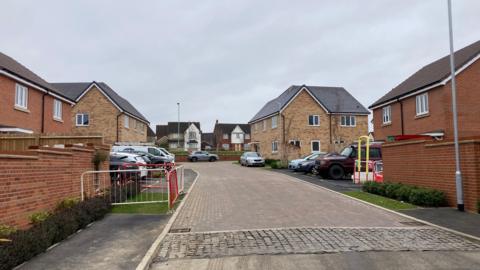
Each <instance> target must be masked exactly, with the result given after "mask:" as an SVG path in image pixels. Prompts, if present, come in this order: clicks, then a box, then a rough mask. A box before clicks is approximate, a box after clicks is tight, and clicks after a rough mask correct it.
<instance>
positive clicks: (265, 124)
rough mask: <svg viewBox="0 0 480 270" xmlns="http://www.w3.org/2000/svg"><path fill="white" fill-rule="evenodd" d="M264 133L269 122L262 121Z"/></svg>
mask: <svg viewBox="0 0 480 270" xmlns="http://www.w3.org/2000/svg"><path fill="white" fill-rule="evenodd" d="M262 125H263V131H265V130H267V120H263V121H262Z"/></svg>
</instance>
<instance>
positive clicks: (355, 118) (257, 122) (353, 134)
mask: <svg viewBox="0 0 480 270" xmlns="http://www.w3.org/2000/svg"><path fill="white" fill-rule="evenodd" d="M369 113H370V112H369V111H368V110H367V109H366V108H365V107H363V106H362V104H360V102H358V101H357V100H356V99H355V98H354V97H353V96H352V95H351V94H350V93H348V92H347V90H345V89H344V88H342V87H323V86H306V85H301V86H298V85H293V86H290V87H289V88H288V89H287V90H285V91H284V92H283V93H282V94H281V95H280V96H278V97H277V98H275V99H273V100H271V101H269V102H267V104H265V105H264V106H263V108H262V109H261V110H260V111H259V112H258V113H257V114H256V115H255V116H254V117H253V118H252V119H251V120H250V122H249V124H250V127H251V131H252V132H251V133H252V134H251V140H252V142H251V144H252V145H253V149H252V150H254V151H258V152H260V153H261V154H262V155H263V156H264V157H267V158H272V159H282V160H285V159H287V158H288V159H293V158H298V157H299V156H301V155H306V154H309V153H311V152H328V151H339V150H341V148H343V147H344V146H346V145H348V144H350V143H352V142H354V141H356V140H357V139H358V137H359V136H362V135H367V134H368V115H369Z"/></svg>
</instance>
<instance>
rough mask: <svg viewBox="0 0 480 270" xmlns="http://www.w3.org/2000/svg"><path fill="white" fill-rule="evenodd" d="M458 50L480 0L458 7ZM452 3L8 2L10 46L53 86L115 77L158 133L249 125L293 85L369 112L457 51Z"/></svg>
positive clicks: (479, 22) (1, 19) (477, 20)
mask: <svg viewBox="0 0 480 270" xmlns="http://www.w3.org/2000/svg"><path fill="white" fill-rule="evenodd" d="M453 2H454V4H453V5H454V6H453V16H454V35H455V48H456V49H460V48H462V47H464V46H466V45H468V44H470V43H473V42H475V41H477V40H479V39H480V27H479V26H480V16H479V11H480V1H478V0H454V1H453ZM446 3H447V1H446V0H421V1H420V0H402V1H400V0H390V1H387V0H376V1H374V0H371V1H359V0H351V1H347V0H335V1H319V0H316V1H279V0H275V1H274V0H268V1H267V0H263V1H253V0H252V1H246V0H238V1H223V0H222V1H221V0H217V1H208V0H202V1H198V0H196V1H179V0H175V1H173V0H169V1H167V0H164V1H118V0H116V1H99V0H97V1H76V3H74V1H63V0H62V1H46V0H43V1H38V0H32V1H23V0H11V1H5V0H4V1H2V3H1V8H0V24H1V25H2V30H1V32H2V35H1V39H0V50H1V51H2V52H3V53H5V54H7V55H9V56H11V57H13V58H15V59H16V60H18V61H19V62H21V63H22V64H24V65H26V66H27V67H28V68H30V69H31V70H33V71H34V72H35V73H37V74H38V75H40V76H41V77H43V78H44V79H46V80H47V81H50V82H79V81H93V80H95V81H103V82H106V83H108V84H109V85H110V86H111V87H112V88H113V89H115V90H116V91H117V92H118V93H119V94H120V95H121V96H123V97H124V98H126V99H128V100H129V101H130V102H131V103H132V104H133V105H134V106H135V107H136V108H137V109H138V110H139V111H140V112H141V113H142V114H144V115H145V116H146V117H147V118H148V119H149V120H150V122H151V124H152V127H153V126H154V125H156V124H163V123H166V122H167V121H176V119H177V105H176V103H177V102H181V120H182V121H200V122H201V124H202V130H203V131H204V132H209V131H211V130H213V125H214V122H215V120H216V119H219V120H220V122H247V121H248V120H250V118H251V117H253V115H254V114H255V113H256V112H257V111H258V110H259V109H260V108H261V107H262V106H263V105H264V104H265V103H266V102H267V101H268V100H270V99H272V98H275V97H276V96H278V95H279V94H280V93H281V92H283V91H284V90H285V89H286V88H288V87H289V86H290V85H292V84H307V85H322V86H343V87H345V88H346V89H347V90H348V91H350V93H352V94H353V96H355V97H356V98H357V99H358V100H359V101H360V102H361V103H362V104H363V105H364V106H366V107H367V106H369V105H370V104H372V103H373V102H374V101H375V100H376V99H378V98H379V97H380V96H382V95H384V94H385V93H386V92H387V91H388V90H390V89H391V88H393V87H395V86H396V85H397V84H398V83H400V82H401V81H403V80H404V79H406V78H407V77H408V76H409V75H411V74H412V73H413V72H415V71H416V70H417V69H419V68H421V67H422V66H424V65H426V64H428V63H430V62H432V61H434V60H436V59H438V58H440V57H442V56H444V55H446V54H448V50H449V47H448V21H447V5H446Z"/></svg>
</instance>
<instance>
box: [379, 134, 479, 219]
mask: <svg viewBox="0 0 480 270" xmlns="http://www.w3.org/2000/svg"><path fill="white" fill-rule="evenodd" d="M460 154H461V170H462V175H463V188H464V202H465V208H466V209H467V210H468V211H476V203H477V201H478V200H480V164H478V160H479V159H480V140H479V139H468V140H467V139H464V140H462V141H461V144H460ZM382 156H383V162H384V179H385V181H386V182H401V183H405V184H411V185H416V186H422V187H431V188H435V189H439V190H442V191H444V192H445V193H446V194H447V198H448V203H449V205H450V206H455V205H456V189H455V155H454V146H453V143H452V142H451V141H442V142H434V141H405V142H396V143H387V144H384V145H383V146H382Z"/></svg>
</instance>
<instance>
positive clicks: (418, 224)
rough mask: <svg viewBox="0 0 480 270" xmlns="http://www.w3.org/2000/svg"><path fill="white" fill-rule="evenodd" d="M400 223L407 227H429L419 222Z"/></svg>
mask: <svg viewBox="0 0 480 270" xmlns="http://www.w3.org/2000/svg"><path fill="white" fill-rule="evenodd" d="M400 223H401V224H403V225H407V226H427V224H425V223H422V222H419V221H400Z"/></svg>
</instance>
